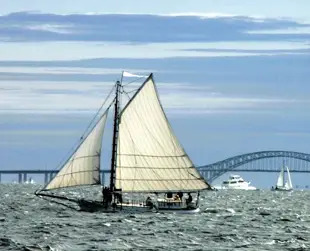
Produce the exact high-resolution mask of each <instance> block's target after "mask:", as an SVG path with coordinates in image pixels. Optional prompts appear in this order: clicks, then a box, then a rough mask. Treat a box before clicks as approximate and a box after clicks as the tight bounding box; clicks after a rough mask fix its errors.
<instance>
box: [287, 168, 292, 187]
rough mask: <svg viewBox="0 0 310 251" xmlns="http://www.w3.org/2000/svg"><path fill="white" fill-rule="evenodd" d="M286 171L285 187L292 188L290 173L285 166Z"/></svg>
mask: <svg viewBox="0 0 310 251" xmlns="http://www.w3.org/2000/svg"><path fill="white" fill-rule="evenodd" d="M286 172H287V188H288V189H292V188H293V185H292V180H291V175H290V171H289V169H288V167H286Z"/></svg>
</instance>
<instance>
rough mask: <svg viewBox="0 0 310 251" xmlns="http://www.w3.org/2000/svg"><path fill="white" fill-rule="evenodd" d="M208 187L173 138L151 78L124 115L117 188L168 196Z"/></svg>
mask: <svg viewBox="0 0 310 251" xmlns="http://www.w3.org/2000/svg"><path fill="white" fill-rule="evenodd" d="M208 187H209V185H208V184H207V183H206V182H205V181H204V179H203V178H202V177H201V176H200V174H199V173H198V171H197V170H196V169H195V167H194V165H193V163H192V162H191V160H190V159H189V157H188V156H187V154H186V153H185V151H184V149H183V148H182V146H181V145H180V143H179V142H178V140H177V138H176V136H175V135H174V133H173V131H172V128H171V127H170V124H169V122H168V120H167V118H166V116H165V113H164V111H163V109H162V106H161V104H160V101H159V99H158V95H157V91H156V87H155V85H154V82H153V79H152V75H151V76H150V77H149V78H148V79H147V80H146V82H145V83H144V84H143V86H142V87H141V89H140V90H139V91H138V92H137V93H136V95H135V96H134V97H133V99H131V101H130V102H129V103H128V104H127V106H126V107H125V108H124V110H123V112H122V113H121V117H120V124H119V138H118V151H117V167H116V188H118V189H122V191H123V192H165V191H198V190H202V189H206V188H208Z"/></svg>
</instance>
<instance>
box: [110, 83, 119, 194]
mask: <svg viewBox="0 0 310 251" xmlns="http://www.w3.org/2000/svg"><path fill="white" fill-rule="evenodd" d="M120 86H121V82H119V81H117V82H116V94H115V104H114V126H113V143H112V159H111V177H110V191H111V192H114V190H115V169H116V156H117V139H118V127H119V89H120Z"/></svg>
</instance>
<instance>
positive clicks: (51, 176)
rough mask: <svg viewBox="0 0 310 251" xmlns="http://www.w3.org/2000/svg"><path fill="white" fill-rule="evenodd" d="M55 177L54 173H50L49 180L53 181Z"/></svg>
mask: <svg viewBox="0 0 310 251" xmlns="http://www.w3.org/2000/svg"><path fill="white" fill-rule="evenodd" d="M52 179H53V173H50V179H49V181H51V180H52Z"/></svg>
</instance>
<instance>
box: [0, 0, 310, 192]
mask: <svg viewBox="0 0 310 251" xmlns="http://www.w3.org/2000/svg"><path fill="white" fill-rule="evenodd" d="M0 6H1V8H0V139H1V141H0V159H1V165H0V169H47V168H48V169H55V168H56V167H57V166H58V164H59V162H60V161H61V160H62V159H63V158H64V157H65V156H66V153H67V152H68V151H69V150H70V149H71V148H72V146H73V144H74V143H76V140H77V139H78V138H79V137H80V135H81V134H82V133H83V131H84V129H85V128H86V127H87V125H88V123H89V121H90V120H91V118H92V117H93V116H94V114H95V112H96V110H97V109H98V107H100V105H101V103H102V102H103V100H104V98H105V97H106V95H107V94H108V92H109V91H110V89H111V87H112V86H113V83H114V82H115V81H116V80H117V79H119V78H120V76H121V72H122V71H123V70H126V71H129V72H132V73H136V74H140V75H147V74H149V73H151V72H153V73H154V78H155V81H156V83H157V84H158V90H159V94H160V98H161V101H162V104H163V106H164V109H165V110H166V112H167V116H168V119H169V120H170V122H171V124H172V127H173V129H174V131H175V133H176V135H177V136H178V138H179V140H180V141H181V143H182V145H183V146H184V148H185V149H186V151H187V153H188V154H189V156H190V157H191V158H192V160H193V162H194V163H195V164H196V165H205V164H210V163H213V162H216V161H219V160H223V159H226V158H228V157H232V156H235V155H239V154H244V153H249V152H255V151H263V150H288V151H300V152H305V153H309V152H310V151H309V149H310V129H309V128H310V116H309V115H310V111H309V107H310V106H309V105H310V85H309V79H310V58H309V55H310V54H309V53H310V17H309V15H308V13H309V10H310V2H309V1H307V0H299V1H298V0H296V1H290V0H281V1H280V0H274V1H267V0H261V1H254V0H253V1H245V0H239V1H236V0H230V1H228V0H217V1H202V0H194V1H174V0H173V1H162V0H159V1H154V2H149V1H136V0H135V1H99V0H98V1H97V0H89V1H87V4H86V3H85V1H80V0H75V1H73V0H63V1H61V2H60V1H55V0H54V1H49V0H46V1H39V0H37V1H26V0H18V1H17V0H11V1H3V0H0ZM131 80H132V79H128V78H127V79H126V78H124V83H129V82H130V81H131ZM140 82H141V81H140ZM129 87H132V88H134V87H135V85H129ZM107 127H108V129H107V134H108V133H109V132H110V131H111V125H109V124H108V125H107ZM107 137H108V136H107ZM107 139H108V138H107ZM104 141H105V139H104ZM106 141H107V140H106ZM110 147H111V146H110V145H107V146H106V149H108V150H107V151H106V152H109V149H110ZM103 162H104V164H103V166H105V167H107V168H108V165H109V164H108V163H109V155H108V154H107V155H106V156H105V157H104V160H103ZM280 164H281V163H279V165H280ZM279 168H280V167H279ZM244 175H245V177H246V178H248V179H251V180H253V179H254V178H253V177H254V176H255V174H251V173H247V174H244ZM307 175H308V174H307ZM307 175H304V176H302V177H298V180H299V181H300V184H301V185H305V184H308V183H309V182H308V180H309V178H310V177H308V176H307ZM222 178H223V177H222ZM293 178H294V177H293ZM13 179H15V177H7V180H9V181H11V180H13ZM275 179H276V178H275V177H274V176H272V175H271V176H270V175H269V176H268V177H267V176H266V175H265V174H264V175H263V176H261V177H260V178H259V179H258V180H257V181H256V183H257V185H258V186H271V185H273V183H274V182H275ZM307 182H308V183H307Z"/></svg>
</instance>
